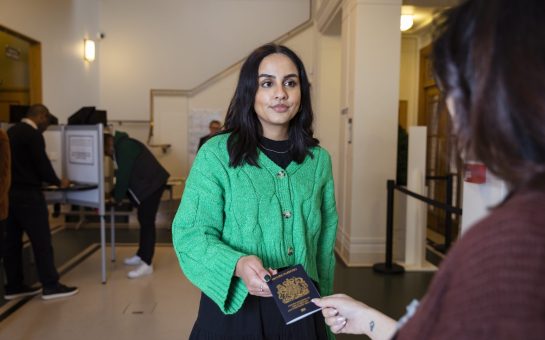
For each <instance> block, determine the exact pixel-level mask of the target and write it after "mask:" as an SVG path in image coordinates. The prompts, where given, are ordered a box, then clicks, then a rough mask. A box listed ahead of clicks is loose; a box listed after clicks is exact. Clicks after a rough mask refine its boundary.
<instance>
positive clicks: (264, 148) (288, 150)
mask: <svg viewBox="0 0 545 340" xmlns="http://www.w3.org/2000/svg"><path fill="white" fill-rule="evenodd" d="M259 146H260V147H261V148H262V149H263V150H267V151H270V152H274V153H288V152H290V150H291V148H292V146H293V145H292V146H290V147H289V149H287V150H286V151H276V150H273V149H267V148H266V147H264V146H263V144H261V143H259Z"/></svg>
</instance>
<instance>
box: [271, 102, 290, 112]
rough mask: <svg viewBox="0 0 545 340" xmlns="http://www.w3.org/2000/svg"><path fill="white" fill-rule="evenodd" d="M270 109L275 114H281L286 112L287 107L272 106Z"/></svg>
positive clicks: (280, 105)
mask: <svg viewBox="0 0 545 340" xmlns="http://www.w3.org/2000/svg"><path fill="white" fill-rule="evenodd" d="M272 109H273V110H274V111H275V112H279V113H282V112H286V111H288V109H289V106H287V105H283V104H278V105H274V106H272Z"/></svg>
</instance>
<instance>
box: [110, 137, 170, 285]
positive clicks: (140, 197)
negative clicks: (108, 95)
mask: <svg viewBox="0 0 545 340" xmlns="http://www.w3.org/2000/svg"><path fill="white" fill-rule="evenodd" d="M104 152H105V153H106V155H108V156H110V157H112V159H113V160H114V163H115V167H116V171H115V178H116V183H115V187H114V190H113V199H114V200H115V202H120V201H121V200H122V199H123V198H125V197H128V198H129V199H130V201H131V202H132V203H133V204H135V205H136V206H137V210H138V223H139V224H140V242H139V245H138V251H137V253H136V255H134V256H132V257H130V258H126V259H125V261H124V263H125V264H126V265H129V266H137V267H136V268H135V269H134V270H132V271H130V272H129V273H128V277H129V278H131V279H135V278H138V277H141V276H145V275H150V274H151V273H153V266H152V258H153V253H154V248H155V217H156V215H157V210H158V209H159V203H160V202H161V196H162V195H163V191H164V189H165V185H166V183H167V180H168V177H169V173H168V172H167V171H166V170H165V168H163V166H161V164H160V163H159V162H158V161H157V159H156V158H155V156H153V154H152V153H151V152H150V151H149V150H148V148H147V147H146V146H145V145H144V144H142V143H141V142H139V141H138V140H136V139H134V138H130V137H129V135H128V134H127V133H125V132H121V131H116V133H115V136H112V135H110V134H105V135H104Z"/></svg>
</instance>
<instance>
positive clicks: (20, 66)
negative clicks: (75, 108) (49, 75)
mask: <svg viewBox="0 0 545 340" xmlns="http://www.w3.org/2000/svg"><path fill="white" fill-rule="evenodd" d="M0 46H1V47H2V53H1V54H0V122H9V108H10V106H11V105H29V104H35V103H41V101H42V77H41V75H42V69H41V45H40V43H39V42H38V41H36V40H34V39H32V38H29V37H27V36H25V35H23V34H20V33H18V32H16V31H14V30H11V29H9V28H7V27H4V26H1V25H0Z"/></svg>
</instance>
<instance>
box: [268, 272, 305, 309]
mask: <svg viewBox="0 0 545 340" xmlns="http://www.w3.org/2000/svg"><path fill="white" fill-rule="evenodd" d="M276 293H277V294H278V297H279V298H280V300H282V302H283V303H284V304H287V303H290V302H291V301H293V300H296V299H299V298H301V297H303V296H305V295H308V294H310V291H309V289H308V284H307V283H306V282H305V280H304V279H303V278H302V277H290V278H288V279H286V280H284V282H282V283H281V284H279V285H278V286H276Z"/></svg>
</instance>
